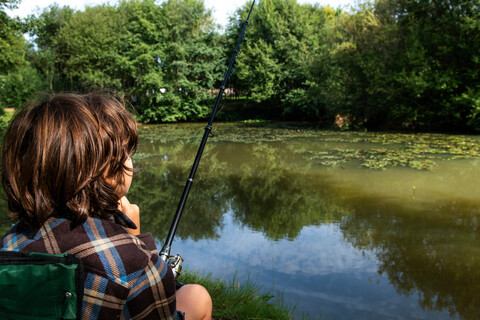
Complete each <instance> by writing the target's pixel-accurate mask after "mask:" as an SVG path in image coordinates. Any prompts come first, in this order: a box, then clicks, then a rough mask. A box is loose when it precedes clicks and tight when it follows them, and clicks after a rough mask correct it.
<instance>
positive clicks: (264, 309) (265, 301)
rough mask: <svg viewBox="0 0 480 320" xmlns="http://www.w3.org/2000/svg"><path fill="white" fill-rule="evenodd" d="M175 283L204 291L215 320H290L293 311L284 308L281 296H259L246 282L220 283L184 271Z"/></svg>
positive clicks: (250, 283) (269, 294) (266, 294)
mask: <svg viewBox="0 0 480 320" xmlns="http://www.w3.org/2000/svg"><path fill="white" fill-rule="evenodd" d="M179 280H180V281H181V282H184V283H197V284H200V285H202V286H204V287H205V288H206V289H207V290H208V292H209V293H210V295H211V296H212V300H213V318H214V319H215V320H220V319H222V320H223V319H224V320H230V319H235V320H237V319H238V320H240V319H242V320H246V319H272V320H273V319H275V320H282V319H293V315H292V314H293V310H294V308H293V307H289V306H285V305H284V303H283V300H282V297H281V295H280V296H279V295H274V294H273V293H272V292H267V293H262V292H261V290H260V289H261V288H260V287H258V286H256V285H255V284H254V283H253V282H252V281H251V280H249V279H248V280H247V281H244V282H243V283H242V282H240V281H238V280H237V279H236V278H235V277H233V279H232V280H230V281H222V280H219V279H212V277H211V276H210V275H208V276H202V275H199V274H198V273H196V272H192V271H189V270H186V271H184V272H183V274H182V275H181V277H180V279H179Z"/></svg>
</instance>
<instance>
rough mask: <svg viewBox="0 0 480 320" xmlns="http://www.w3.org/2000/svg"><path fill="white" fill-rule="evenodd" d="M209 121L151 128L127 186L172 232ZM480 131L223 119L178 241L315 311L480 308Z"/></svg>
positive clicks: (194, 257) (222, 270) (197, 266)
mask: <svg viewBox="0 0 480 320" xmlns="http://www.w3.org/2000/svg"><path fill="white" fill-rule="evenodd" d="M203 128H204V125H201V124H199V125H196V124H194V125H191V124H180V125H158V126H141V139H140V145H139V149H138V153H137V154H136V155H135V156H134V165H135V166H136V167H137V168H139V169H140V170H139V172H138V174H137V176H136V177H135V178H134V180H133V184H132V187H131V191H130V195H129V198H130V200H131V201H132V202H135V203H137V204H138V205H139V206H140V208H141V221H142V229H143V230H142V231H144V232H152V233H153V235H154V237H155V238H156V239H157V244H158V246H159V247H161V246H162V244H163V241H164V239H165V237H166V235H167V232H168V229H169V227H170V224H171V221H172V218H173V214H174V212H175V209H176V207H177V204H178V201H179V198H180V195H181V192H182V189H183V186H184V184H185V181H186V179H187V176H188V173H189V171H190V167H191V165H192V162H193V159H194V157H195V154H196V151H197V148H198V145H199V142H200V139H201V136H202V134H203ZM479 142H480V139H479V138H478V137H476V136H447V135H431V134H417V135H413V134H380V133H377V134H375V133H348V132H333V131H317V130H314V129H312V128H308V127H304V126H301V125H298V124H288V125H286V124H281V125H280V124H274V123H270V124H269V123H267V124H255V123H253V124H245V123H237V124H217V125H215V128H214V137H212V138H210V139H209V141H208V143H207V148H206V150H205V153H204V156H203V158H202V161H201V163H200V167H199V170H198V172H197V176H196V178H195V182H194V186H193V188H192V190H191V193H190V197H189V199H188V202H187V205H186V210H185V212H184V215H183V217H182V220H181V221H180V225H179V228H178V231H177V235H176V238H175V241H174V243H173V249H172V253H174V254H175V253H180V254H181V255H182V256H183V258H184V259H185V263H184V265H185V266H186V267H187V268H189V269H193V270H199V271H200V272H202V273H212V275H213V276H214V277H219V278H224V279H226V280H231V279H232V277H233V275H236V277H237V279H240V280H242V279H246V278H247V277H250V278H251V279H252V280H253V281H255V282H256V283H258V284H260V285H262V288H263V290H266V291H268V290H272V291H273V292H274V293H275V294H277V293H278V292H280V293H281V294H283V299H284V301H285V302H286V303H287V304H291V305H296V309H295V316H296V317H297V318H301V316H302V315H303V314H309V315H310V318H312V319H317V318H318V317H319V316H322V319H478V318H479V317H480V316H479V315H480V238H479V235H480V231H479V228H478V227H479V225H478V224H479V217H480V197H479V196H480V195H479V191H478V190H479V189H478V186H479V181H480V158H479V148H480V144H479Z"/></svg>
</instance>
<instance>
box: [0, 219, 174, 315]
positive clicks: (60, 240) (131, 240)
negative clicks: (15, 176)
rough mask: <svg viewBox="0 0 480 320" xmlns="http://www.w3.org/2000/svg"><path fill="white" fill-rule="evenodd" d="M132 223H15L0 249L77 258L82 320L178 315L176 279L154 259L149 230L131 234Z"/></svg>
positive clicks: (55, 220)
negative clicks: (27, 226)
mask: <svg viewBox="0 0 480 320" xmlns="http://www.w3.org/2000/svg"><path fill="white" fill-rule="evenodd" d="M124 226H125V227H127V226H128V227H132V222H131V221H130V220H129V219H128V218H127V217H126V216H125V215H123V213H121V212H118V213H117V216H116V219H115V222H114V221H109V220H102V219H98V218H88V219H87V220H86V221H85V223H83V224H82V225H80V226H77V227H75V228H73V229H71V227H70V221H69V220H66V219H62V218H52V219H50V220H49V221H47V223H45V225H44V226H43V227H42V228H41V229H40V230H39V231H38V232H36V233H34V234H32V233H31V232H29V231H28V230H22V229H21V227H20V226H19V225H18V224H16V225H14V226H13V227H12V229H11V230H10V231H8V232H7V234H6V235H5V236H4V237H3V244H2V249H1V250H8V251H22V252H26V253H28V252H44V253H51V254H58V253H70V254H74V255H75V256H77V257H79V258H81V259H82V261H83V264H84V270H85V288H84V297H83V308H82V311H83V313H82V314H83V316H82V319H177V312H176V310H175V278H174V276H173V273H172V271H171V269H170V267H169V266H168V265H167V264H166V263H164V261H163V260H162V259H160V258H159V256H158V252H157V248H156V246H155V242H154V240H153V237H152V236H151V234H142V235H140V236H138V237H134V236H132V235H131V234H130V233H128V231H126V230H125V228H124Z"/></svg>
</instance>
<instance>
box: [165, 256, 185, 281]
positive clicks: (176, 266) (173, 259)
mask: <svg viewBox="0 0 480 320" xmlns="http://www.w3.org/2000/svg"><path fill="white" fill-rule="evenodd" d="M167 263H168V265H169V266H170V267H171V268H172V271H173V275H174V276H175V279H177V278H178V277H179V276H180V274H182V264H183V258H182V257H180V255H178V254H177V255H175V256H169V257H168V258H167Z"/></svg>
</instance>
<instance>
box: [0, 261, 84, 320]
mask: <svg viewBox="0 0 480 320" xmlns="http://www.w3.org/2000/svg"><path fill="white" fill-rule="evenodd" d="M83 284H84V277H83V263H82V260H81V259H79V258H77V257H75V256H73V255H71V254H58V255H56V254H55V255H54V254H45V253H34V252H32V253H29V254H26V253H23V252H14V251H0V318H1V319H22V320H30V319H32V320H33V319H38V320H44V319H45V320H47V319H81V312H82V301H83Z"/></svg>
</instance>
